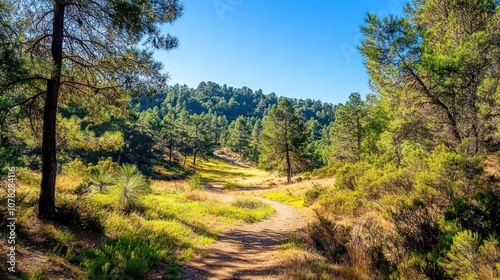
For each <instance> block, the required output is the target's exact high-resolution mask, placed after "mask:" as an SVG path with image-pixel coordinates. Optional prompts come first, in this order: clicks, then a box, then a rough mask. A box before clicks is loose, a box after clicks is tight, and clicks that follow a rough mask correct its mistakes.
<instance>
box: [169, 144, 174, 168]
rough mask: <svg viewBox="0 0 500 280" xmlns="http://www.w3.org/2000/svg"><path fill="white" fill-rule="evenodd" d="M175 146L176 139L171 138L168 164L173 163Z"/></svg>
mask: <svg viewBox="0 0 500 280" xmlns="http://www.w3.org/2000/svg"><path fill="white" fill-rule="evenodd" d="M173 148H174V141H173V140H172V139H170V146H169V147H168V149H169V152H168V164H172V149H173Z"/></svg>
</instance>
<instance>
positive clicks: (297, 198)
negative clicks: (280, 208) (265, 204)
mask: <svg viewBox="0 0 500 280" xmlns="http://www.w3.org/2000/svg"><path fill="white" fill-rule="evenodd" d="M264 197H265V198H267V199H270V200H274V201H278V202H281V203H284V204H287V205H290V206H293V207H295V208H303V207H304V195H294V194H292V193H291V192H288V193H283V192H269V193H266V194H264Z"/></svg>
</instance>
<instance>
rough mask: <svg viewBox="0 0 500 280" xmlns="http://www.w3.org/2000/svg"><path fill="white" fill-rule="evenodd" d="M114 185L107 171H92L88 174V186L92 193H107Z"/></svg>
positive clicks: (111, 176)
mask: <svg viewBox="0 0 500 280" xmlns="http://www.w3.org/2000/svg"><path fill="white" fill-rule="evenodd" d="M114 183H115V182H114V178H113V175H112V174H111V172H109V171H108V170H92V172H90V181H89V184H90V187H91V189H92V191H93V192H97V193H107V192H108V190H109V188H110V187H111V186H112V185H114Z"/></svg>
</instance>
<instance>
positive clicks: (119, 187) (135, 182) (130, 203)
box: [115, 164, 151, 210]
mask: <svg viewBox="0 0 500 280" xmlns="http://www.w3.org/2000/svg"><path fill="white" fill-rule="evenodd" d="M115 191H116V194H117V195H118V200H119V202H120V203H121V205H122V206H123V207H125V209H128V210H131V209H132V208H134V207H136V206H138V202H139V198H140V197H141V196H142V195H144V194H147V193H149V192H150V191H151V189H150V187H149V184H148V182H147V181H146V178H145V177H144V176H143V175H142V174H141V173H140V172H139V170H138V169H137V167H136V166H135V165H132V164H123V165H121V166H120V167H119V168H118V177H117V178H116V187H115Z"/></svg>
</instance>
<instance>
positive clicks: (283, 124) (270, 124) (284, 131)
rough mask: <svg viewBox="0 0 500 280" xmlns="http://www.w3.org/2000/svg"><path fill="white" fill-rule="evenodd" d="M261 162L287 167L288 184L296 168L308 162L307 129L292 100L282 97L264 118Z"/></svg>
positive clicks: (277, 168)
mask: <svg viewBox="0 0 500 280" xmlns="http://www.w3.org/2000/svg"><path fill="white" fill-rule="evenodd" d="M262 125H263V131H262V134H261V152H260V159H259V162H260V165H261V166H262V167H264V168H265V169H269V170H279V171H285V173H286V177H287V182H288V184H290V183H291V181H292V175H293V172H294V171H299V170H301V169H302V168H304V167H307V166H308V163H307V158H306V156H305V144H306V141H307V137H308V135H307V129H306V127H305V124H304V121H303V120H302V119H301V117H300V116H299V114H298V113H297V111H296V109H295V107H294V106H293V105H292V103H291V102H290V101H289V100H288V99H286V98H281V99H280V100H279V101H278V104H277V105H274V106H273V107H272V108H271V110H270V111H269V114H268V115H267V116H266V117H264V120H263V121H262Z"/></svg>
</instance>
